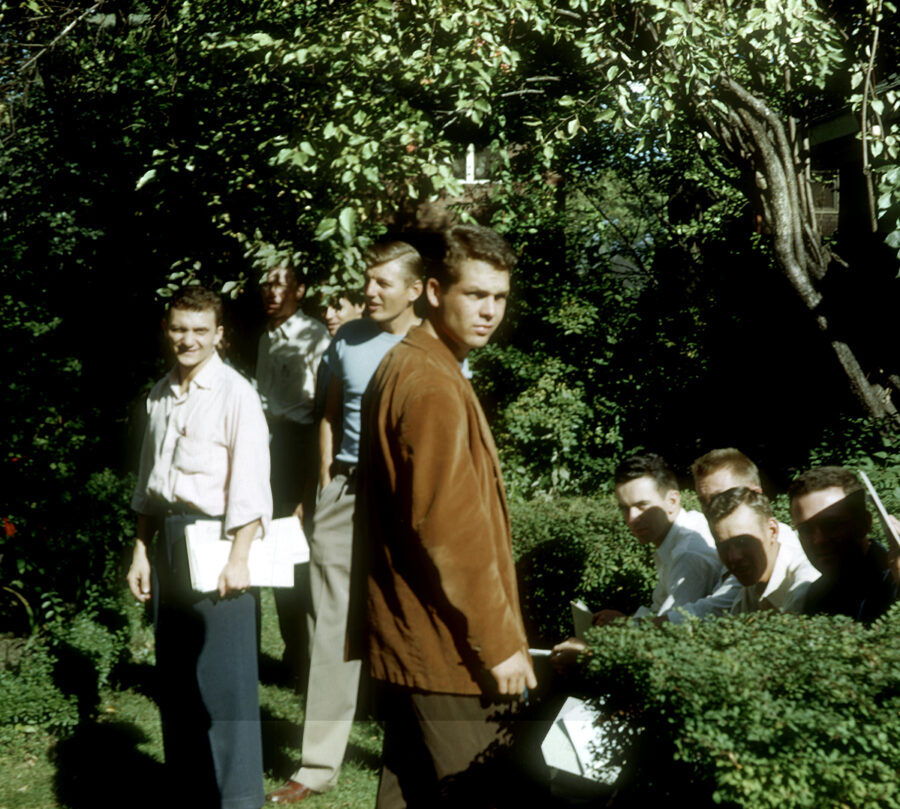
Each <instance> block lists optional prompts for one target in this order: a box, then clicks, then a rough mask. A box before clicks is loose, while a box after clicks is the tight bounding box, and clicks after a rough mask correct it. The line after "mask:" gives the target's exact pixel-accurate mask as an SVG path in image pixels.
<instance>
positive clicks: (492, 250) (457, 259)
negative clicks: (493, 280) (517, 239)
mask: <svg viewBox="0 0 900 809" xmlns="http://www.w3.org/2000/svg"><path fill="white" fill-rule="evenodd" d="M470 260H475V261H484V262H486V263H487V264H490V265H491V266H493V267H495V268H496V269H498V270H504V271H506V272H512V270H513V267H515V266H516V262H517V261H518V257H517V256H516V254H515V252H514V251H513V249H512V248H511V247H510V246H509V244H508V243H507V241H506V239H504V238H503V237H502V236H501V235H500V234H499V233H495V232H494V231H493V230H491V229H490V228H485V227H481V225H456V226H454V227H452V228H450V230H448V231H447V232H446V233H445V234H444V259H443V261H441V262H436V263H435V266H434V268H433V271H432V275H433V277H434V278H436V279H437V281H438V283H439V284H440V285H441V287H442V288H443V289H447V288H448V287H450V286H452V285H453V284H455V283H456V282H457V281H459V279H460V277H461V270H462V265H463V264H464V263H465V262H466V261H470Z"/></svg>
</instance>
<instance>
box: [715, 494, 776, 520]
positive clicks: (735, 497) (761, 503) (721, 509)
mask: <svg viewBox="0 0 900 809" xmlns="http://www.w3.org/2000/svg"><path fill="white" fill-rule="evenodd" d="M740 506H747V507H748V508H751V509H753V511H755V512H756V513H757V514H758V515H759V516H760V517H762V518H763V519H764V520H770V519H772V517H773V515H772V504H771V503H769V498H768V497H766V496H765V495H764V494H763V493H762V492H758V491H756V489H750V488H748V487H747V486H736V487H735V488H734V489H729V490H728V491H725V492H719V494H717V495H716V496H715V497H713V499H712V500H710V502H709V510H708V511H707V514H706V518H707V520H708V521H709V524H710V526H713V525H715V524H716V523H717V522H718V521H719V520H721V519H723V518H725V517H727V516H728V515H729V514H731V513H732V512H733V511H735V510H737V509H738V507H740Z"/></svg>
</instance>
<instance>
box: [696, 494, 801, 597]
mask: <svg viewBox="0 0 900 809" xmlns="http://www.w3.org/2000/svg"><path fill="white" fill-rule="evenodd" d="M707 516H708V519H709V527H710V529H711V530H712V534H713V537H714V538H715V540H716V547H717V549H718V551H719V556H720V557H721V559H722V562H723V563H724V564H725V567H727V568H728V571H729V572H730V573H732V574H733V575H734V576H735V578H737V580H738V581H739V582H740V584H741V591H740V595H739V596H738V599H737V601H735V603H734V606H733V607H732V610H731V611H732V612H733V613H735V614H740V613H747V612H757V611H758V610H766V609H775V610H780V611H782V612H797V613H799V612H803V608H804V605H805V601H806V595H807V591H808V590H809V587H810V585H811V584H812V582H814V581H815V580H816V579H817V578H819V573H818V571H817V570H816V569H815V568H814V567H813V566H812V565H811V564H810V563H809V560H808V559H807V558H806V556H805V555H804V553H803V550H802V548H800V547H799V546H797V547H795V546H793V545H788V544H787V543H781V542H779V541H778V521H777V520H776V519H775V517H774V516H773V515H772V507H771V505H770V504H769V498H767V497H766V496H765V495H764V494H762V493H761V492H757V491H755V490H754V489H750V488H747V487H746V486H739V487H737V488H734V489H728V490H727V491H725V492H722V493H721V494H717V495H716V496H715V497H713V498H712V500H711V501H710V504H709V509H708V511H707Z"/></svg>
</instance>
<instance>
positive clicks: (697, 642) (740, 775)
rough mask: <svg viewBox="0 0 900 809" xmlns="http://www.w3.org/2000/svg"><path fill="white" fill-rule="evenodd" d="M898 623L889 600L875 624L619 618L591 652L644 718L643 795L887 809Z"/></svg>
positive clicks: (613, 703) (597, 681)
mask: <svg viewBox="0 0 900 809" xmlns="http://www.w3.org/2000/svg"><path fill="white" fill-rule="evenodd" d="M898 622H900V608H898V607H895V608H894V609H893V610H892V611H891V613H889V614H888V615H887V616H886V617H885V618H883V619H882V620H880V621H879V622H877V623H876V624H875V625H874V626H873V627H872V628H871V629H869V628H866V627H863V626H861V625H859V624H855V623H853V622H851V621H850V620H849V619H843V618H840V619H837V618H827V617H823V618H802V617H798V616H793V615H780V614H774V613H769V614H762V613H761V614H756V615H752V616H746V617H741V618H730V617H729V618H723V619H719V620H717V621H707V622H693V621H692V622H688V623H686V624H684V625H682V626H680V627H667V628H665V629H664V630H657V629H656V628H654V627H651V626H642V627H626V628H617V629H616V630H614V631H610V630H607V631H596V632H595V633H594V635H593V636H592V639H591V644H590V645H591V651H592V656H591V657H590V659H589V660H588V661H587V662H586V665H587V667H588V671H589V675H588V676H589V679H590V681H591V687H592V689H593V690H594V693H601V694H609V695H610V701H609V703H608V709H609V710H612V711H624V712H625V714H626V715H628V716H629V717H630V721H631V722H632V723H634V724H635V725H638V726H640V727H642V728H643V733H642V737H643V740H644V741H643V743H642V744H639V745H638V747H637V749H636V750H635V751H634V753H633V754H634V755H636V756H638V762H637V765H636V766H637V767H638V770H639V772H640V775H641V783H640V784H635V785H633V787H632V788H633V789H634V791H635V792H637V793H639V794H644V795H651V794H652V795H653V796H654V799H660V798H661V797H663V796H666V795H670V796H672V797H676V796H682V797H683V796H684V795H685V794H688V793H692V799H693V800H695V801H702V803H704V804H707V803H709V797H708V796H710V795H711V796H712V799H713V801H714V802H715V803H724V804H726V805H733V806H740V807H748V809H749V807H753V808H754V809H767V808H768V807H771V808H772V809H775V807H780V808H782V809H784V808H787V807H797V808H798V809H799V808H800V807H810V806H815V807H844V806H854V807H884V808H885V809H886V808H887V807H897V806H898V805H900V803H898V795H897V787H896V785H897V776H898V762H900V634H898ZM640 756H644V758H640ZM704 795H705V796H706V800H702V796H704Z"/></svg>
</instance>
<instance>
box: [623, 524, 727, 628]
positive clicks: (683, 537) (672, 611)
mask: <svg viewBox="0 0 900 809" xmlns="http://www.w3.org/2000/svg"><path fill="white" fill-rule="evenodd" d="M655 558H656V569H657V572H658V574H659V583H658V584H657V585H656V589H655V590H654V591H653V601H652V602H651V606H650V609H647V608H646V607H641V609H640V610H638V611H637V613H635V616H636V617H641V616H645V615H665V616H666V617H667V618H669V620H670V621H672V622H673V623H680V622H681V621H683V620H684V614H683V613H682V612H681V610H684V611H685V612H687V613H688V614H690V615H696V616H697V617H698V618H702V617H703V616H704V615H708V614H710V613H711V612H714V611H715V607H716V604H715V603H708V604H704V603H702V602H704V601H706V600H707V599H708V597H709V596H710V594H712V593H713V592H714V591H716V590H717V588H718V587H719V585H720V584H721V583H722V580H723V578H724V576H725V572H726V571H725V568H724V566H723V565H722V562H721V561H720V560H719V555H718V553H717V552H716V550H715V543H714V541H713V538H712V535H711V534H710V532H709V527H708V526H707V524H706V518H705V517H704V516H703V515H702V514H701V513H700V512H699V511H685V510H684V509H681V510H680V511H679V512H678V514H677V515H676V516H675V521H674V522H673V523H672V527H671V528H670V529H669V531H668V533H667V534H666V536H665V538H664V539H663V541H662V544H661V545H660V546H659V547H658V548H657V549H656V553H655ZM736 595H737V593H736V592H735V593H733V594H732V596H731V600H730V601H729V600H728V595H727V593H725V594H722V596H721V598H720V601H722V602H723V604H720V605H719V611H720V612H721V611H722V610H724V609H728V608H729V607H730V606H731V603H733V601H734V597H736Z"/></svg>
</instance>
